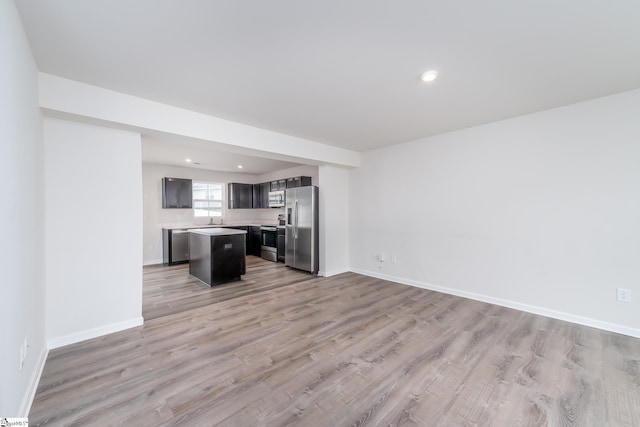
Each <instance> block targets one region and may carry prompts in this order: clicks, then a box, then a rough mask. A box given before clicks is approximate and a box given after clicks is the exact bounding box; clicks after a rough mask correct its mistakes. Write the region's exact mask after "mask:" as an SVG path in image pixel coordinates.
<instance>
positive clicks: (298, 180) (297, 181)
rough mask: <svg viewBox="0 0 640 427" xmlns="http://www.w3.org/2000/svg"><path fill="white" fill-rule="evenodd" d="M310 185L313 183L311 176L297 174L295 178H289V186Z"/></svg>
mask: <svg viewBox="0 0 640 427" xmlns="http://www.w3.org/2000/svg"><path fill="white" fill-rule="evenodd" d="M309 185H311V177H310V176H296V177H295V178H289V179H287V188H295V187H308V186H309Z"/></svg>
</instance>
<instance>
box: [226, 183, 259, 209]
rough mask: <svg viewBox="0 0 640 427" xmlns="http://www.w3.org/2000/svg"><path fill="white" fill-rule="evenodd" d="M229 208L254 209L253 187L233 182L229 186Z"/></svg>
mask: <svg viewBox="0 0 640 427" xmlns="http://www.w3.org/2000/svg"><path fill="white" fill-rule="evenodd" d="M228 190H229V191H228V192H227V199H228V204H227V206H228V207H229V209H251V208H252V207H253V185H252V184H240V183H238V182H231V183H229V185H228Z"/></svg>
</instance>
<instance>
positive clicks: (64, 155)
mask: <svg viewBox="0 0 640 427" xmlns="http://www.w3.org/2000/svg"><path fill="white" fill-rule="evenodd" d="M44 137H45V178H46V188H45V194H46V253H47V260H46V281H47V295H46V304H47V316H46V321H47V340H48V344H49V347H51V348H53V347H58V346H61V345H66V344H69V343H72V342H77V341H81V340H83V339H88V338H92V337H94V336H100V335H104V334H106V333H110V332H115V331H118V330H122V329H126V328H128V327H132V326H136V325H139V324H142V266H141V262H142V171H141V165H142V163H141V145H140V135H139V134H137V133H132V132H127V131H122V130H117V129H110V128H103V127H98V126H92V125H87V124H82V123H76V122H69V121H63V120H58V119H52V118H46V119H45V122H44Z"/></svg>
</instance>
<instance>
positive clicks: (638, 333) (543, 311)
mask: <svg viewBox="0 0 640 427" xmlns="http://www.w3.org/2000/svg"><path fill="white" fill-rule="evenodd" d="M350 271H352V272H354V273H358V274H363V275H365V276H370V277H376V278H378V279H383V280H388V281H390V282H396V283H400V284H403V285H409V286H414V287H416V288H422V289H428V290H431V291H436V292H442V293H445V294H450V295H456V296H459V297H463V298H469V299H472V300H476V301H482V302H487V303H489V304H495V305H499V306H502V307H507V308H513V309H516V310H520V311H525V312H527V313H533V314H539V315H541V316H546V317H551V318H553V319H558V320H564V321H567V322H571V323H576V324H578V325H583V326H589V327H592V328H597V329H602V330H605V331H610V332H615V333H618V334H622V335H628V336H630V337H634V338H640V329H636V328H630V327H628V326H624V325H618V324H615V323H609V322H603V321H601V320H597V319H591V318H588V317H582V316H577V315H575V314H571V313H564V312H561V311H556V310H550V309H547V308H544V307H538V306H534V305H528V304H522V303H519V302H516V301H510V300H505V299H501V298H494V297H490V296H487V295H482V294H476V293H473V292H466V291H461V290H458V289H453V288H445V287H442V286H436V285H432V284H430V283H422V282H418V281H416V280H411V279H404V278H401V277H395V276H388V275H386V274H380V273H377V272H375V271H369V270H363V269H360V268H351V269H350Z"/></svg>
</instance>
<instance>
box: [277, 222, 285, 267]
mask: <svg viewBox="0 0 640 427" xmlns="http://www.w3.org/2000/svg"><path fill="white" fill-rule="evenodd" d="M284 242H285V229H284V228H280V227H278V261H282V262H284V251H285V246H284Z"/></svg>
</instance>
